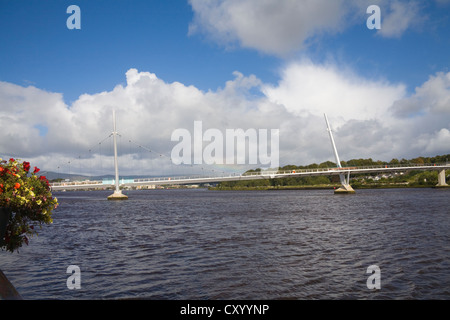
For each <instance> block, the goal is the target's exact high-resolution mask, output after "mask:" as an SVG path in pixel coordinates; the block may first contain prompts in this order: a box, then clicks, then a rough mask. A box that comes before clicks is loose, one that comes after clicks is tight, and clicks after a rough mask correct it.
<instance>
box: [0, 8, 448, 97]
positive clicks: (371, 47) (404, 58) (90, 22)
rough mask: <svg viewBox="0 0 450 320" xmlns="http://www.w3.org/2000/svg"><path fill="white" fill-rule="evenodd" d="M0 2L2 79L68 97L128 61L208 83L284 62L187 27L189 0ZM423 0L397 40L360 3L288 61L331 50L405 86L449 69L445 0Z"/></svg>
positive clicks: (94, 88)
mask: <svg viewBox="0 0 450 320" xmlns="http://www.w3.org/2000/svg"><path fill="white" fill-rule="evenodd" d="M0 3H1V10H0V38H1V40H2V41H1V42H2V44H1V46H2V49H1V52H0V70H1V73H0V79H1V80H2V81H9V82H12V83H16V84H19V85H29V84H32V85H35V86H37V87H39V88H42V89H45V90H50V91H54V92H61V93H63V94H64V97H65V100H66V102H67V103H70V102H71V101H74V100H76V99H77V98H78V96H79V95H80V94H83V93H95V92H100V91H104V90H111V89H112V88H113V87H114V86H115V85H116V84H118V83H121V82H123V81H124V73H125V72H126V71H127V70H128V69H129V68H132V67H134V68H137V69H138V70H146V71H151V72H154V73H156V74H157V75H158V76H159V77H160V78H162V79H164V80H166V81H168V82H173V81H179V82H182V83H184V84H187V85H190V84H192V85H195V86H196V87H198V88H200V89H202V90H208V89H212V90H215V89H217V88H218V87H221V86H223V85H224V83H225V81H227V80H228V79H229V78H230V76H231V74H232V72H233V71H235V70H238V71H240V72H242V73H243V74H246V75H248V74H255V75H256V76H258V77H259V78H260V79H262V80H264V81H266V82H272V83H275V82H277V80H278V69H279V67H280V65H283V63H285V59H283V58H279V57H276V56H273V55H270V54H267V53H261V52H259V51H258V50H255V49H252V48H242V47H239V46H238V45H233V47H231V48H227V47H225V46H223V45H221V44H218V43H214V42H213V41H210V40H208V39H205V37H204V36H203V35H201V34H200V35H198V34H197V35H195V34H194V35H188V29H189V24H190V23H191V22H192V20H193V15H194V13H193V10H192V7H191V6H190V5H189V3H188V2H187V1H173V0H171V1H161V0H152V1H142V0H132V1H124V0H113V1H104V0H94V1H92V0H90V1H55V0H50V1H7V0H1V2H0ZM70 4H77V5H79V7H80V9H81V18H82V28H81V30H68V29H67V28H66V20H67V18H68V17H69V16H70V14H67V13H66V9H67V7H68V6H69V5H70ZM424 7H425V10H424V12H423V15H424V16H427V21H426V22H425V23H423V25H422V26H420V29H419V30H408V31H406V32H405V34H404V35H403V36H402V37H401V38H400V39H398V38H394V39H390V38H383V37H379V36H376V31H374V30H369V29H367V28H366V26H365V24H366V20H367V18H368V17H369V14H366V13H365V12H364V11H362V12H360V21H359V22H358V23H356V24H354V25H353V26H351V27H344V28H342V30H339V27H337V28H336V33H333V34H329V35H325V36H323V37H321V38H319V39H318V40H317V39H313V40H312V41H311V42H312V44H311V47H308V48H306V49H305V50H298V51H296V52H292V53H290V55H289V57H288V59H289V58H290V59H293V58H295V57H296V55H301V54H305V53H306V54H308V55H309V56H311V57H312V58H313V59H314V60H317V61H319V62H321V61H323V60H324V59H327V58H328V57H329V56H332V57H333V59H337V61H338V62H339V63H340V62H342V63H345V64H349V65H351V66H352V67H354V68H355V69H356V70H357V71H358V72H359V73H361V74H362V75H364V76H367V77H370V76H374V77H380V76H381V77H385V78H386V79H387V80H389V81H393V82H399V81H400V82H404V83H406V84H407V85H408V89H409V90H413V89H414V87H415V86H418V85H420V84H421V83H423V82H424V81H425V80H426V79H427V78H428V76H429V75H430V74H432V73H433V72H435V71H438V70H440V71H448V62H449V58H448V57H449V55H448V53H449V51H450V37H448V35H449V34H450V19H449V13H448V12H450V8H449V6H439V5H437V4H436V3H434V2H433V1H429V3H428V4H427V5H425V6H424ZM445 9H446V10H447V11H446V10H445Z"/></svg>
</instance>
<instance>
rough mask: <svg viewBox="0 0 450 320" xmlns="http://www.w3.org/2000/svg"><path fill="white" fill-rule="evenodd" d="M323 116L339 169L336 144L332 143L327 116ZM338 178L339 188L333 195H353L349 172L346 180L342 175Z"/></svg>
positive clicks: (339, 163) (339, 162)
mask: <svg viewBox="0 0 450 320" xmlns="http://www.w3.org/2000/svg"><path fill="white" fill-rule="evenodd" d="M323 115H324V116H325V122H326V123H327V130H328V134H329V135H330V140H331V146H332V147H333V152H334V157H335V158H336V164H337V166H338V167H339V168H342V166H341V160H339V155H338V152H337V149H336V144H335V143H334V138H333V133H332V132H331V127H330V123H329V122H328V118H327V115H326V114H325V113H324V114H323ZM339 177H340V179H341V186H340V187H339V188H338V189H335V190H334V193H335V194H353V193H355V190H353V188H352V186H351V185H350V171H349V172H348V175H347V179H345V175H344V173H341V174H339Z"/></svg>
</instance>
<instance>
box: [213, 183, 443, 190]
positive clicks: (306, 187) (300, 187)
mask: <svg viewBox="0 0 450 320" xmlns="http://www.w3.org/2000/svg"><path fill="white" fill-rule="evenodd" d="M351 185H352V187H353V189H400V188H402V189H407V188H434V187H435V186H434V185H423V184H404V183H402V184H393V183H391V184H358V183H356V184H354V185H353V184H351ZM339 187H340V185H339V184H333V185H329V184H328V185H297V186H296V185H293V186H251V187H250V186H233V187H230V186H217V187H209V188H208V190H215V191H252V190H259V191H280V190H334V189H337V188H339Z"/></svg>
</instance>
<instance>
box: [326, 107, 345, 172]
mask: <svg viewBox="0 0 450 320" xmlns="http://www.w3.org/2000/svg"><path fill="white" fill-rule="evenodd" d="M323 115H324V116H325V121H326V122H327V131H328V134H329V135H330V140H331V145H332V146H333V151H334V156H335V158H336V163H337V166H338V167H339V168H342V166H341V160H339V155H338V152H337V149H336V144H335V143H334V139H333V133H332V132H331V127H330V123H329V122H328V118H327V114H326V113H324V114H323Z"/></svg>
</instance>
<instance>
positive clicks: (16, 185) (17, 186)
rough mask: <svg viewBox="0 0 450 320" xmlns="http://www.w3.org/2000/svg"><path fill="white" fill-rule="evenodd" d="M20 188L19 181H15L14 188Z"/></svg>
mask: <svg viewBox="0 0 450 320" xmlns="http://www.w3.org/2000/svg"><path fill="white" fill-rule="evenodd" d="M19 188H20V183H18V182H16V184H15V185H14V189H16V190H17V189H19Z"/></svg>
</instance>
